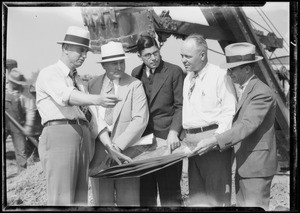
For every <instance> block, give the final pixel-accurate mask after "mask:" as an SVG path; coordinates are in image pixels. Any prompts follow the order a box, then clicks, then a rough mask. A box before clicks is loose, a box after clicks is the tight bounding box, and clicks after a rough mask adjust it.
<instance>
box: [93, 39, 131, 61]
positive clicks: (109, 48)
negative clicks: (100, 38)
mask: <svg viewBox="0 0 300 213" xmlns="http://www.w3.org/2000/svg"><path fill="white" fill-rule="evenodd" d="M101 56H102V59H101V61H100V62H98V63H102V62H109V61H118V60H122V59H125V58H127V57H126V56H125V51H124V49H123V45H122V43H121V42H115V41H110V42H108V43H107V44H104V45H102V46H101Z"/></svg>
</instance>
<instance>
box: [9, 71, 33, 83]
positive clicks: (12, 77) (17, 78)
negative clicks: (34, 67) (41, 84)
mask: <svg viewBox="0 0 300 213" xmlns="http://www.w3.org/2000/svg"><path fill="white" fill-rule="evenodd" d="M7 79H8V81H11V82H13V83H16V84H19V85H29V83H28V82H27V81H26V79H25V77H24V75H23V74H22V73H21V72H20V71H19V70H18V69H17V68H13V69H12V70H11V71H10V72H9V74H8V78H7Z"/></svg>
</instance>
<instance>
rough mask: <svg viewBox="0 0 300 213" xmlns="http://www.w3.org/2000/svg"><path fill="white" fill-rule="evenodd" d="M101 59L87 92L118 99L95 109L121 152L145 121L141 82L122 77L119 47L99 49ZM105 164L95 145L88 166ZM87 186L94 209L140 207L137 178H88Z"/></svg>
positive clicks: (101, 150) (99, 146)
mask: <svg viewBox="0 0 300 213" xmlns="http://www.w3.org/2000/svg"><path fill="white" fill-rule="evenodd" d="M101 56H102V60H101V61H100V63H101V65H102V67H103V68H104V70H105V74H103V75H100V76H98V77H96V78H94V79H92V80H90V81H89V83H88V91H89V92H90V93H91V94H100V93H102V92H106V93H113V94H116V95H117V97H118V98H119V99H120V101H119V102H118V103H117V104H116V106H115V107H113V108H112V109H109V108H104V107H101V106H99V107H98V115H99V117H100V118H101V119H104V120H105V122H106V126H107V129H108V131H109V132H110V137H111V140H112V143H113V146H114V147H115V149H116V150H119V152H123V151H124V150H126V148H128V147H130V146H131V145H133V144H134V143H135V142H137V141H138V140H139V139H140V137H141V136H142V134H143V132H144V130H145V128H146V125H147V122H148V118H149V111H148V106H147V99H146V95H145V92H144V89H143V85H142V83H141V81H139V80H138V79H136V78H133V77H131V76H130V75H128V74H126V73H125V58H127V57H126V56H125V52H124V49H123V46H122V43H120V42H114V41H110V42H108V43H107V44H105V45H103V46H101ZM101 142H102V141H101ZM106 160H107V154H106V153H105V146H104V144H102V143H97V141H96V148H95V155H94V159H93V160H92V162H91V165H95V166H96V165H99V164H101V163H105V162H106ZM91 169H92V168H91ZM91 185H92V192H93V200H94V204H95V205H96V206H115V205H117V206H139V205H140V196H139V189H140V180H139V178H125V179H107V178H92V177H91Z"/></svg>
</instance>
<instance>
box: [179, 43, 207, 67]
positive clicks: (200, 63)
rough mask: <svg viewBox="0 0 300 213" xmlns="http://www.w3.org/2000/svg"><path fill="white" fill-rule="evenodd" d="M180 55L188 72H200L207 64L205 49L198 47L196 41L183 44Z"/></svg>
mask: <svg viewBox="0 0 300 213" xmlns="http://www.w3.org/2000/svg"><path fill="white" fill-rule="evenodd" d="M180 55H181V61H182V63H183V65H184V68H185V70H186V71H187V72H195V71H200V70H201V69H202V68H203V67H204V66H205V65H206V63H207V57H206V50H205V48H204V47H201V46H197V44H196V42H195V40H194V39H188V40H185V41H184V42H183V44H182V47H181V50H180Z"/></svg>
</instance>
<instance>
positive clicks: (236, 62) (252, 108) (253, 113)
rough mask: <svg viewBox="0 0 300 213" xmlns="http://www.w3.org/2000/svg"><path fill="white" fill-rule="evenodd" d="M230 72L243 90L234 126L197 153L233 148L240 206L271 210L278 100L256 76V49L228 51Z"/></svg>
mask: <svg viewBox="0 0 300 213" xmlns="http://www.w3.org/2000/svg"><path fill="white" fill-rule="evenodd" d="M225 55H226V61H227V62H226V63H225V64H223V65H222V66H223V68H226V69H227V72H228V75H229V76H230V77H231V79H232V81H233V82H234V83H236V84H238V85H239V86H240V87H241V92H240V93H238V94H240V95H239V101H238V104H237V108H236V113H235V115H234V118H233V125H232V128H231V129H230V130H227V131H225V132H223V133H221V134H219V135H215V136H212V137H209V138H206V139H203V140H202V141H200V143H198V146H197V148H196V149H195V152H201V151H204V150H208V149H211V148H212V147H215V146H217V147H218V149H219V150H220V151H221V152H223V151H224V150H226V149H228V148H231V147H234V153H235V160H236V174H235V188H236V203H237V206H243V207H262V208H263V209H264V210H268V209H269V202H270V190H271V182H272V179H273V177H274V174H275V172H276V170H277V155H276V141H275V131H274V121H275V111H276V100H275V98H274V94H273V91H272V90H271V89H270V88H269V87H268V86H267V85H266V84H264V83H263V82H262V81H261V80H259V79H258V77H257V76H256V75H255V74H254V67H255V65H256V63H255V62H257V61H259V60H261V59H262V57H260V56H255V46H254V45H252V44H250V43H246V42H242V43H234V44H230V45H228V46H227V47H225Z"/></svg>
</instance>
